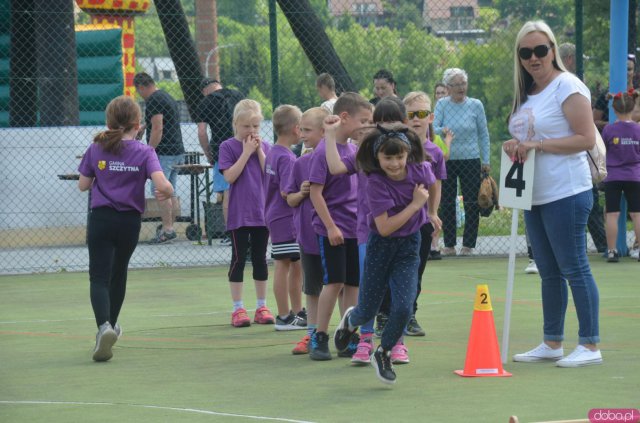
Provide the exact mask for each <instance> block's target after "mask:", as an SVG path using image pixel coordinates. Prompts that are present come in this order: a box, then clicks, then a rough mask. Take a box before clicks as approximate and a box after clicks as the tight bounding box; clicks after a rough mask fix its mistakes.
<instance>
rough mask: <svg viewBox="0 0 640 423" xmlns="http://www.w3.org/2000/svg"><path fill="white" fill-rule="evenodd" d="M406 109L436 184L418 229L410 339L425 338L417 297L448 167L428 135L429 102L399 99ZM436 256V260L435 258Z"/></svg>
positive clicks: (418, 97) (421, 96)
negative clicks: (418, 313) (418, 252)
mask: <svg viewBox="0 0 640 423" xmlns="http://www.w3.org/2000/svg"><path fill="white" fill-rule="evenodd" d="M402 101H403V103H404V104H405V106H406V108H407V117H408V118H409V122H408V124H409V127H410V128H411V129H413V131H414V132H415V133H416V134H417V135H418V137H419V138H420V139H421V140H423V145H424V150H425V151H426V153H427V155H428V156H429V157H430V162H431V168H432V170H433V173H434V175H435V177H436V183H435V184H433V185H431V186H430V187H429V199H430V200H429V209H428V210H427V212H428V213H427V223H425V224H424V225H423V226H422V227H421V228H420V234H421V235H422V241H421V243H420V265H419V266H418V293H417V295H416V300H415V302H414V304H413V316H412V317H411V319H410V320H409V323H408V324H407V329H406V331H405V332H406V334H407V335H412V336H424V335H425V332H424V330H423V329H422V327H420V325H419V324H418V321H417V320H416V317H415V314H416V312H417V311H418V297H420V293H421V292H422V276H423V275H424V269H425V267H426V265H427V260H428V259H433V257H430V254H431V245H432V238H431V237H432V235H433V233H434V232H435V231H439V230H440V228H441V226H442V223H441V221H440V218H439V217H438V215H437V212H438V207H440V197H441V193H442V191H441V188H442V182H441V181H442V180H443V179H447V168H446V166H445V163H444V154H443V152H442V150H441V149H440V147H438V146H437V145H436V144H434V143H433V142H432V141H431V139H430V136H431V134H433V127H432V123H433V113H432V112H431V99H430V98H429V95H427V94H426V93H425V92H422V91H413V92H410V93H409V94H407V95H406V96H405V97H404V99H403V100H402ZM438 254H439V253H438ZM436 257H439V255H438V256H436Z"/></svg>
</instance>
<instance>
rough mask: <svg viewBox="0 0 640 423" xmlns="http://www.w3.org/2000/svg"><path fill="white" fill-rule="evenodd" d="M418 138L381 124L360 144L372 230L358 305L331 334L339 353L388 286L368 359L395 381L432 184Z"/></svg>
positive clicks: (402, 128)
mask: <svg viewBox="0 0 640 423" xmlns="http://www.w3.org/2000/svg"><path fill="white" fill-rule="evenodd" d="M425 158H426V154H425V151H424V148H423V146H422V142H421V140H420V139H419V138H418V137H417V136H416V134H415V133H414V132H413V131H410V130H409V129H408V128H407V127H406V126H404V125H397V124H396V125H394V126H392V127H389V126H386V127H383V126H380V125H378V127H377V129H375V130H373V131H371V132H370V133H369V134H367V136H366V137H365V139H364V140H363V141H362V143H361V145H360V149H359V150H358V154H357V163H358V166H359V168H360V169H362V171H363V172H365V173H366V174H367V175H368V178H369V184H368V186H367V198H368V200H369V210H370V219H369V220H370V222H369V227H370V229H371V233H370V235H369V241H368V242H367V257H366V259H365V266H364V278H363V283H362V291H361V293H360V296H359V297H358V305H357V306H356V307H352V308H349V309H348V310H347V311H346V312H345V314H344V316H343V317H342V320H341V321H340V324H339V326H338V328H337V330H336V332H335V335H334V341H335V344H336V348H337V349H338V350H339V351H340V350H343V349H346V348H347V347H348V344H349V342H350V339H351V337H352V336H353V334H354V333H355V331H356V330H357V328H358V326H359V325H361V324H363V323H365V322H367V321H369V320H370V319H371V318H373V317H374V316H375V314H376V312H377V311H378V308H379V307H380V304H381V303H382V300H383V297H384V295H385V293H386V291H387V290H389V291H390V292H391V302H392V307H391V311H390V314H389V320H388V322H387V324H386V325H385V328H384V332H383V333H382V339H381V344H380V346H379V347H378V348H377V349H376V350H375V352H374V353H373V356H372V358H371V361H372V364H373V367H374V368H375V370H376V374H377V376H378V378H379V379H380V380H381V381H382V382H384V383H389V384H391V383H395V380H396V375H395V372H394V370H393V365H392V363H391V349H392V348H393V347H394V346H395V345H396V343H397V341H398V339H400V337H401V336H402V333H403V331H404V329H405V327H406V324H407V322H408V321H409V319H410V317H411V313H412V310H413V301H414V300H415V296H416V290H417V282H418V281H417V274H418V265H419V263H420V257H419V250H420V227H421V226H422V225H424V223H425V222H426V210H425V204H426V202H427V200H428V199H429V193H428V191H427V189H426V188H425V187H428V186H430V185H433V184H434V183H435V176H434V175H433V171H432V170H431V165H430V164H429V163H428V162H425Z"/></svg>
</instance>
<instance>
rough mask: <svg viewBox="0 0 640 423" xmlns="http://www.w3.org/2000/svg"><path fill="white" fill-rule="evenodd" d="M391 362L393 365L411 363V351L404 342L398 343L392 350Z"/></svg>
mask: <svg viewBox="0 0 640 423" xmlns="http://www.w3.org/2000/svg"><path fill="white" fill-rule="evenodd" d="M391 362H392V363H393V364H407V363H409V349H408V348H407V347H406V345H404V344H403V343H402V342H398V343H397V344H395V345H394V346H393V348H391Z"/></svg>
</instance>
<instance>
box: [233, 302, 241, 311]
mask: <svg viewBox="0 0 640 423" xmlns="http://www.w3.org/2000/svg"><path fill="white" fill-rule="evenodd" d="M240 308H244V302H243V301H242V300H240V301H234V302H233V311H238V309H240Z"/></svg>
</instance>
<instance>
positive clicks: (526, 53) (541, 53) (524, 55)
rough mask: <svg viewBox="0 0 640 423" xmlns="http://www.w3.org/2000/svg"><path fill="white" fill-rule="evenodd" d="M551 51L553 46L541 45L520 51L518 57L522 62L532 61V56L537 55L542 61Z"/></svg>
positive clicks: (523, 48)
mask: <svg viewBox="0 0 640 423" xmlns="http://www.w3.org/2000/svg"><path fill="white" fill-rule="evenodd" d="M549 50H551V46H548V45H546V44H540V45H539V46H535V47H534V48H529V47H522V48H521V49H520V50H518V56H520V58H521V59H522V60H529V59H531V55H532V54H534V53H535V55H536V57H537V58H538V59H542V58H543V57H545V56H546V55H547V54H549Z"/></svg>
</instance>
